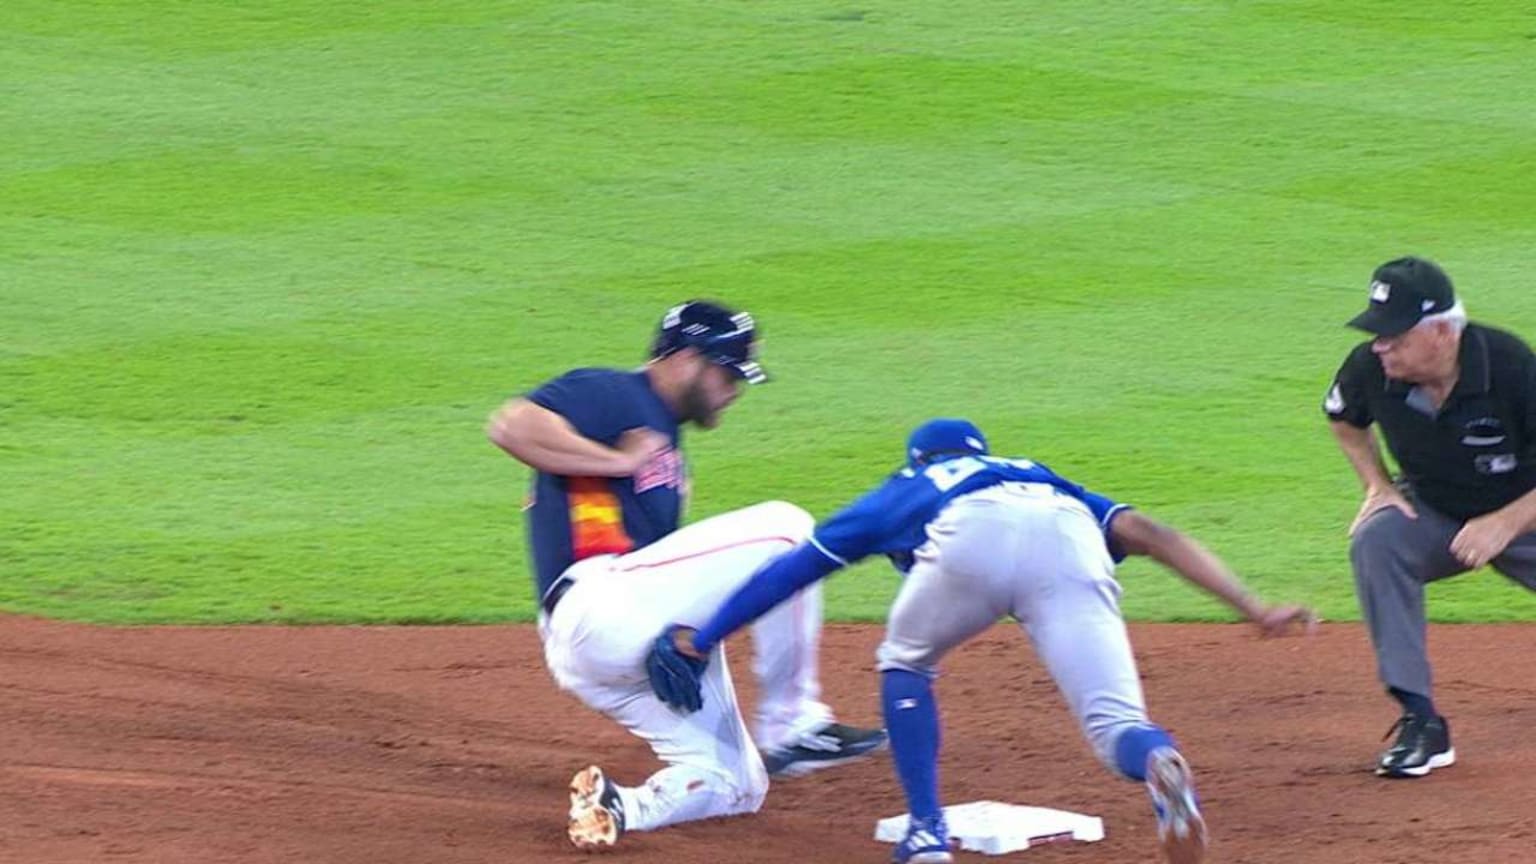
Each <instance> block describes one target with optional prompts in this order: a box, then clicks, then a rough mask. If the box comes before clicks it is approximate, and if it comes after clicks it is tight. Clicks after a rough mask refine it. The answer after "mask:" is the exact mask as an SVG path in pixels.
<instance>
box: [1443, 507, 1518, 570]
mask: <svg viewBox="0 0 1536 864" xmlns="http://www.w3.org/2000/svg"><path fill="white" fill-rule="evenodd" d="M1510 521H1511V520H1509V519H1507V518H1505V517H1504V515H1503V514H1501V513H1497V512H1494V513H1489V514H1487V515H1485V516H1479V517H1477V518H1476V519H1469V520H1468V521H1467V524H1465V525H1463V526H1461V530H1460V531H1457V532H1456V536H1455V537H1453V538H1451V554H1452V555H1455V556H1456V560H1457V561H1460V562H1461V563H1462V564H1465V565H1466V566H1467V567H1469V568H1471V569H1474V570H1475V569H1477V568H1478V567H1481V566H1483V565H1484V564H1487V563H1488V562H1489V561H1492V560H1493V559H1495V558H1497V557H1499V555H1500V554H1502V553H1503V552H1504V550H1505V548H1507V547H1508V546H1509V544H1510V542H1511V541H1513V540H1514V539H1515V537H1516V536H1518V535H1519V533H1520V527H1519V526H1518V525H1512V524H1510Z"/></svg>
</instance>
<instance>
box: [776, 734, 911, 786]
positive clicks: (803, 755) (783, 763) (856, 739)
mask: <svg viewBox="0 0 1536 864" xmlns="http://www.w3.org/2000/svg"><path fill="white" fill-rule="evenodd" d="M884 746H885V730H884V729H859V728H856V727H853V726H844V725H843V724H841V723H830V724H828V725H826V726H823V727H821V728H820V729H817V730H816V731H815V732H812V733H810V734H809V735H805V736H803V737H802V738H801V739H800V740H799V741H798V742H796V743H795V744H794V745H793V746H790V747H775V748H774V749H772V750H764V751H763V765H764V766H766V767H767V768H768V774H769V775H770V776H773V777H801V776H804V775H806V774H809V773H811V772H812V771H819V770H821V769H822V768H831V767H832V766H833V765H841V764H843V763H844V762H852V761H853V760H855V759H862V758H863V757H865V756H868V755H869V754H871V753H874V752H876V751H878V750H880V749H881V748H883V747H884Z"/></svg>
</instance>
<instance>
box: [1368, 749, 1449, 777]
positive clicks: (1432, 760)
mask: <svg viewBox="0 0 1536 864" xmlns="http://www.w3.org/2000/svg"><path fill="white" fill-rule="evenodd" d="M1455 764H1456V748H1455V747H1452V748H1451V749H1449V750H1447V751H1445V752H1444V753H1436V754H1435V755H1433V756H1431V757H1429V761H1428V762H1426V763H1424V764H1423V765H1420V766H1419V767H1417V768H1377V769H1376V776H1377V777H1403V778H1408V777H1423V776H1424V775H1426V774H1428V773H1429V772H1431V771H1433V770H1435V769H1436V768H1449V767H1451V766H1452V765H1455Z"/></svg>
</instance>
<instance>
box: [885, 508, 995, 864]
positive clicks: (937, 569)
mask: <svg viewBox="0 0 1536 864" xmlns="http://www.w3.org/2000/svg"><path fill="white" fill-rule="evenodd" d="M999 530H1003V531H1006V526H1002V525H994V524H992V523H988V522H985V521H981V520H967V519H964V518H961V517H960V516H959V515H958V514H957V513H955V512H949V513H946V514H945V515H944V516H943V517H941V519H940V522H939V524H938V525H937V526H936V530H935V533H936V534H941V535H942V536H944V537H945V540H944V542H943V543H942V544H930V545H929V546H925V547H924V548H923V550H921V551H920V553H919V555H918V558H917V561H916V562H915V563H914V565H913V567H912V570H911V572H909V573H908V574H907V576H906V579H905V580H903V582H902V587H901V591H900V592H899V593H898V594H897V596H896V601H895V603H894V604H893V605H892V607H891V614H890V618H889V620H888V622H887V624H886V634H885V640H884V641H883V642H882V643H881V645H880V649H879V652H878V666H879V669H880V701H881V705H882V707H883V709H884V713H885V724H886V731H887V732H888V733H889V735H890V739H891V758H892V761H894V762H895V763H896V774H897V777H898V779H899V780H900V781H901V787H902V791H903V792H904V793H905V794H906V798H907V812H908V814H909V820H910V821H909V823H908V825H909V827H908V831H907V835H906V837H905V838H903V840H902V842H901V844H900V845H899V846H898V847H897V851H896V857H897V860H898V861H903V862H916V864H923V862H929V864H932V862H947V861H950V860H951V855H950V852H949V838H948V829H947V827H946V825H945V823H944V818H943V807H942V805H941V804H940V799H939V778H938V760H939V749H940V745H941V726H940V722H939V713H938V701H937V699H936V698H935V695H934V691H933V685H932V680H933V678H934V676H935V674H936V670H937V666H938V663H939V660H940V659H941V658H942V657H943V656H944V654H945V653H946V652H948V651H949V650H950V649H952V648H954V647H955V646H957V645H959V644H961V643H963V642H965V641H966V640H968V639H970V638H971V637H973V636H975V635H976V634H978V633H980V632H982V631H983V630H985V629H987V628H988V627H990V626H991V625H992V624H993V623H994V622H996V621H997V619H998V618H999V617H1000V616H1001V615H1002V614H1004V612H1005V611H1006V603H1007V599H1008V598H1007V595H1006V594H1005V593H1000V592H998V591H996V590H995V587H994V582H993V580H991V579H989V578H988V573H987V572H986V571H985V569H984V567H977V566H970V565H971V564H972V563H973V562H975V561H976V560H977V559H984V558H985V557H986V554H985V550H986V549H987V548H988V547H989V546H993V545H994V544H995V543H996V541H997V531H999Z"/></svg>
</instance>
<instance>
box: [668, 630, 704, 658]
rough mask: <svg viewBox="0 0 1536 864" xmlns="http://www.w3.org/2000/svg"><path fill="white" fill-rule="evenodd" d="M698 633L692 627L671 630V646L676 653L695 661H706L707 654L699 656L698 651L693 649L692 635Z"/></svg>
mask: <svg viewBox="0 0 1536 864" xmlns="http://www.w3.org/2000/svg"><path fill="white" fill-rule="evenodd" d="M697 632H699V631H697V630H695V629H693V628H692V627H682V626H678V627H674V628H672V644H673V646H674V647H676V648H677V653H679V654H681V655H683V656H684V657H691V658H693V659H695V660H708V659H709V655H708V654H700V653H699V649H697V648H695V647H693V634H695V633H697Z"/></svg>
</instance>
